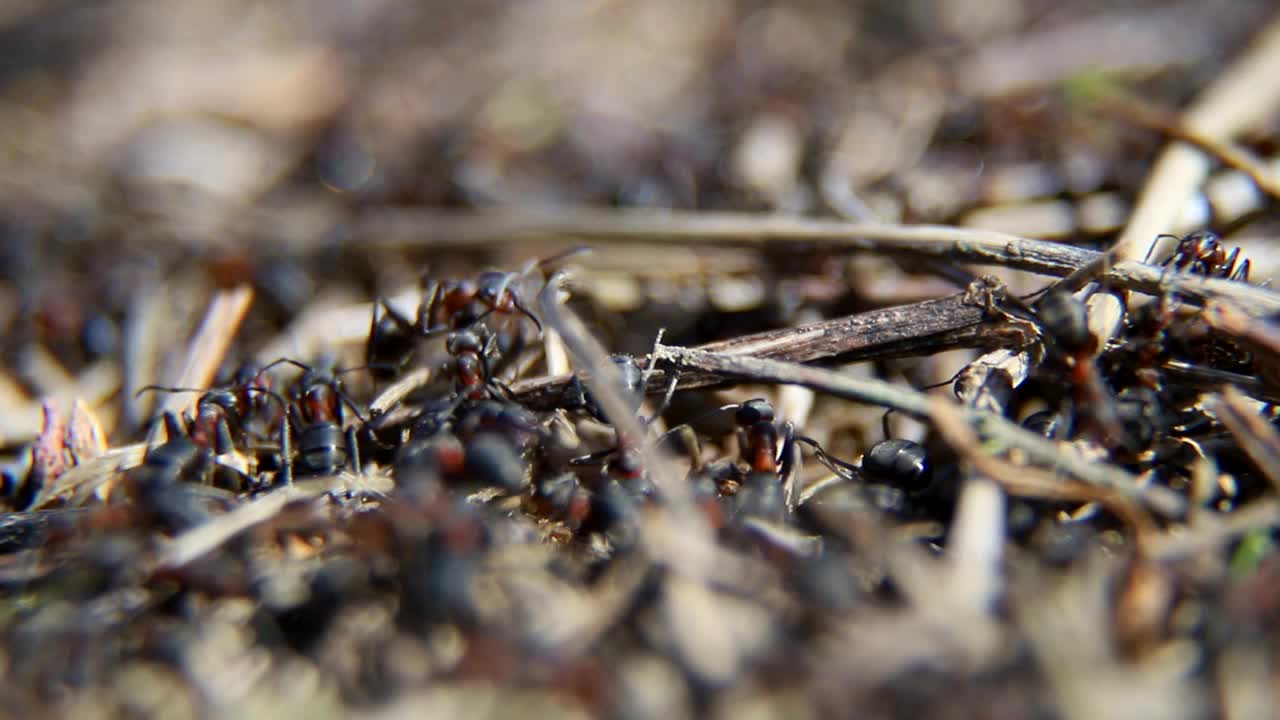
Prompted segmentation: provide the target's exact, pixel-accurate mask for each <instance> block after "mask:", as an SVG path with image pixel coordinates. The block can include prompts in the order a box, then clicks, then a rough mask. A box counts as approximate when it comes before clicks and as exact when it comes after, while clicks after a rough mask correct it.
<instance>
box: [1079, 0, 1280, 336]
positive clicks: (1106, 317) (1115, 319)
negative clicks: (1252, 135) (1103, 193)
mask: <svg viewBox="0 0 1280 720" xmlns="http://www.w3.org/2000/svg"><path fill="white" fill-rule="evenodd" d="M1277 66H1280V20H1276V21H1273V22H1272V23H1271V24H1270V25H1269V26H1268V27H1267V28H1266V29H1265V31H1264V32H1263V33H1262V34H1261V35H1260V37H1259V38H1258V41H1257V42H1256V43H1255V45H1254V46H1253V47H1252V48H1250V49H1249V50H1248V51H1246V52H1245V53H1244V55H1243V56H1242V57H1240V58H1239V59H1238V60H1237V61H1236V62H1235V63H1233V64H1232V65H1231V66H1230V67H1228V68H1227V69H1226V70H1225V71H1223V72H1222V73H1220V74H1219V75H1218V77H1217V78H1216V79H1215V80H1214V82H1213V84H1212V85H1211V86H1209V87H1208V88H1207V89H1206V90H1205V91H1204V92H1203V93H1202V94H1201V95H1200V97H1199V98H1198V99H1197V100H1196V102H1195V103H1194V104H1192V106H1191V107H1190V108H1188V109H1187V111H1186V113H1185V114H1184V115H1183V116H1182V122H1181V126H1182V127H1184V128H1186V129H1188V130H1190V131H1192V132H1194V133H1195V134H1196V135H1198V136H1200V137H1203V138H1207V139H1209V140H1219V141H1226V140H1230V139H1231V137H1232V136H1234V135H1235V134H1236V133H1238V132H1240V131H1241V130H1244V129H1247V128H1250V127H1255V126H1258V125H1260V124H1262V123H1264V122H1266V121H1267V120H1269V119H1270V117H1271V116H1272V115H1273V114H1274V113H1275V110H1276V107H1277V106H1280V73H1277V72H1276V70H1275V69H1276V67H1277ZM1209 169H1210V159H1209V157H1208V156H1206V155H1205V154H1204V153H1202V152H1200V151H1199V150H1197V149H1195V148H1194V147H1192V146H1190V145H1187V144H1185V143H1182V142H1176V143H1171V144H1170V145H1169V146H1168V147H1166V148H1165V150H1164V151H1163V152H1162V153H1161V154H1160V157H1159V158H1158V159H1157V160H1156V163H1155V165H1154V167H1152V169H1151V172H1150V174H1149V175H1148V176H1147V183H1146V185H1145V187H1143V190H1142V194H1141V195H1140V196H1139V198H1138V203H1137V205H1136V206H1135V207H1134V209H1133V212H1132V213H1131V214H1130V216H1129V222H1128V224H1127V225H1126V226H1125V229H1124V232H1123V233H1121V235H1120V237H1119V239H1117V240H1116V243H1115V246H1114V250H1115V253H1116V255H1115V257H1116V259H1117V260H1121V261H1126V260H1137V259H1139V258H1145V257H1148V256H1149V255H1150V253H1151V250H1152V248H1153V246H1154V245H1155V243H1156V242H1157V239H1158V237H1159V236H1160V235H1161V234H1163V233H1168V232H1170V231H1171V230H1176V229H1178V228H1177V227H1176V226H1177V222H1178V219H1179V217H1180V215H1181V213H1182V212H1183V208H1185V207H1186V206H1187V203H1188V202H1189V201H1190V200H1191V198H1192V197H1193V196H1194V195H1195V193H1196V192H1197V191H1198V190H1199V188H1200V186H1201V185H1202V184H1203V183H1204V181H1205V179H1206V178H1207V177H1208V176H1209ZM1250 311H1251V312H1252V311H1253V310H1252V309H1250ZM1123 312H1124V309H1123V307H1122V306H1121V304H1120V303H1119V301H1118V300H1116V299H1115V298H1114V297H1111V296H1109V295H1098V296H1095V297H1093V298H1090V300H1089V314H1090V327H1091V328H1092V329H1093V330H1094V331H1095V334H1096V335H1098V337H1099V339H1100V340H1101V341H1102V344H1106V342H1107V341H1108V340H1110V339H1111V338H1113V337H1115V334H1116V333H1118V332H1119V330H1120V324H1121V323H1120V318H1121V317H1122V315H1123ZM1269 312H1274V310H1271V311H1269Z"/></svg>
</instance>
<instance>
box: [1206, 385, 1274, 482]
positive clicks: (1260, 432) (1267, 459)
mask: <svg viewBox="0 0 1280 720" xmlns="http://www.w3.org/2000/svg"><path fill="white" fill-rule="evenodd" d="M1209 411H1210V412H1212V413H1213V414H1214V415H1215V416H1216V417H1217V418H1218V420H1219V421H1221V422H1222V424H1223V425H1225V426H1226V428H1227V430H1229V431H1230V432H1231V434H1232V435H1233V436H1235V439H1236V442H1238V443H1240V447H1241V449H1243V450H1244V452H1245V454H1246V455H1248V456H1249V459H1250V460H1253V464H1254V465H1255V466H1257V468H1258V469H1259V470H1261V471H1262V474H1263V475H1264V476H1265V477H1266V478H1267V480H1268V481H1270V483H1271V487H1273V488H1276V489H1280V432H1277V431H1276V429H1275V428H1274V427H1272V426H1271V423H1269V422H1267V421H1266V420H1263V419H1262V416H1261V415H1259V414H1258V413H1257V411H1256V410H1254V409H1253V408H1250V407H1249V405H1248V403H1247V402H1246V401H1245V397H1244V395H1242V394H1241V393H1240V391H1239V390H1236V389H1235V388H1233V387H1231V386H1230V385H1228V386H1226V387H1224V388H1223V389H1222V394H1221V395H1220V396H1218V397H1217V398H1214V399H1213V401H1212V402H1211V403H1210V405H1209Z"/></svg>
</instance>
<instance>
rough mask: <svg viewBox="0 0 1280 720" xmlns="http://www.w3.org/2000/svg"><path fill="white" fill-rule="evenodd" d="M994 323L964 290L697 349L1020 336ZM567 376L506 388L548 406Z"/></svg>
mask: <svg viewBox="0 0 1280 720" xmlns="http://www.w3.org/2000/svg"><path fill="white" fill-rule="evenodd" d="M998 327H1000V324H999V323H998V322H997V321H992V320H988V319H987V318H986V314H985V312H984V310H983V309H982V308H980V307H978V306H976V305H973V304H970V303H967V302H965V293H957V294H955V295H951V296H948V297H945V298H941V299H938V300H926V301H923V302H918V303H911V304H908V305H899V306H897V307H892V308H883V309H879V310H871V311H868V312H864V313H857V314H854V315H846V316H844V317H839V318H832V319H830V320H821V321H818V322H813V323H808V324H805V325H798V326H796V327H793V328H784V329H782V330H768V331H765V332H761V333H753V334H751V335H744V336H741V337H737V338H732V339H730V340H721V341H718V342H713V343H708V344H706V345H702V346H700V347H699V348H698V349H699V350H706V351H709V352H720V353H725V354H728V355H753V356H756V357H765V358H773V359H776V360H788V361H791V362H815V361H821V360H838V361H842V362H852V361H855V360H866V359H873V358H882V357H900V356H905V355H913V354H929V353H933V352H938V351H940V350H950V349H954V348H960V347H980V346H981V347H990V346H993V345H999V344H1017V343H1018V342H1020V340H1019V338H1018V337H1013V336H1011V337H1007V338H1006V337H1003V336H1000V335H998V334H997V332H996V331H995V330H996V328H998ZM641 364H642V365H643V364H645V363H641ZM571 379H572V377H571V376H570V375H558V376H550V377H543V378H536V379H529V380H524V381H522V382H519V383H516V384H515V385H514V386H513V387H512V390H513V391H514V392H515V394H516V397H517V398H518V399H519V400H520V402H521V403H524V404H526V405H532V406H547V407H551V406H554V405H555V404H556V403H557V402H558V400H559V398H560V397H562V395H563V393H564V392H565V390H566V389H567V388H568V386H569V383H570V381H571ZM718 382H719V379H718V378H717V377H716V376H715V375H707V374H705V373H687V374H682V375H681V376H680V384H679V387H680V388H681V389H684V390H688V389H692V388H697V387H706V386H708V385H713V384H716V383H718ZM666 383H667V376H666V374H665V373H663V372H655V373H654V374H653V376H652V377H650V379H649V389H650V390H651V391H655V392H656V391H657V390H658V389H659V388H665V386H666Z"/></svg>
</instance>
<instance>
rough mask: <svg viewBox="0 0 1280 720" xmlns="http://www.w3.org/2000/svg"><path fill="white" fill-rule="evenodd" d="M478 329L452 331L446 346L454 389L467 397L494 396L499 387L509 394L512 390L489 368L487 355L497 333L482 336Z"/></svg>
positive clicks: (469, 398)
mask: <svg viewBox="0 0 1280 720" xmlns="http://www.w3.org/2000/svg"><path fill="white" fill-rule="evenodd" d="M482 335H483V333H481V332H479V331H476V330H457V331H454V332H452V333H450V334H449V339H448V341H447V342H446V343H445V350H446V351H447V352H448V353H449V356H450V357H451V358H453V384H454V391H455V392H456V393H457V394H458V396H459V397H460V398H462V399H465V400H484V399H485V398H486V397H492V396H493V394H494V390H495V389H497V390H498V391H500V392H501V393H502V394H504V395H505V396H507V397H511V391H510V390H509V389H508V388H507V387H506V386H504V385H502V383H500V382H498V381H497V380H496V379H495V378H494V377H493V375H492V373H491V372H490V368H489V360H488V356H489V353H490V351H492V350H493V348H494V346H495V344H496V342H497V336H496V335H488V336H487V337H484V338H483V339H482Z"/></svg>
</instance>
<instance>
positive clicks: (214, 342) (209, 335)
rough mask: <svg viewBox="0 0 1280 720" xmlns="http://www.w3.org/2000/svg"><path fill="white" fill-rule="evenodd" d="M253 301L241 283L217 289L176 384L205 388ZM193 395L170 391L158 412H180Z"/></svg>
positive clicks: (193, 399)
mask: <svg viewBox="0 0 1280 720" xmlns="http://www.w3.org/2000/svg"><path fill="white" fill-rule="evenodd" d="M252 302H253V288H252V287H250V286H248V285H241V286H240V287H237V288H235V289H232V290H221V291H219V292H218V293H217V294H216V295H214V297H213V301H212V302H210V303H209V309H208V310H207V311H205V314H204V321H203V322H201V323H200V329H199V330H197V331H196V334H195V336H194V337H192V338H191V342H190V343H189V344H188V345H187V353H186V355H187V364H186V366H185V367H184V368H183V369H182V374H181V375H180V376H179V377H178V380H177V382H174V383H170V384H172V385H177V386H178V387H200V388H202V387H208V386H209V383H211V382H213V378H214V375H215V374H216V373H217V372H218V367H219V366H221V365H222V361H223V359H224V358H226V356H227V348H229V347H231V341H232V339H234V338H235V335H236V332H237V331H239V329H240V323H241V321H243V320H244V315H245V313H246V312H248V310H249V305H250V304H251V303H252ZM195 401H196V398H195V397H194V396H192V395H189V394H173V395H170V396H169V397H168V398H166V399H165V401H164V403H163V404H162V405H161V406H160V409H161V411H162V412H163V411H170V412H174V413H181V412H183V411H185V410H187V409H189V408H190V407H191V406H192V405H193V404H194V403H195Z"/></svg>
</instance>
